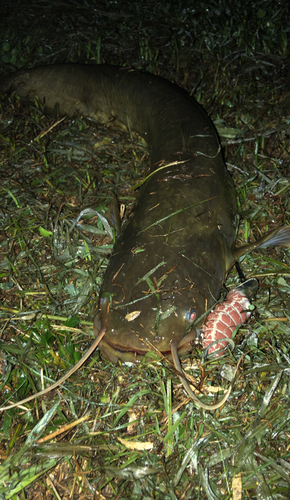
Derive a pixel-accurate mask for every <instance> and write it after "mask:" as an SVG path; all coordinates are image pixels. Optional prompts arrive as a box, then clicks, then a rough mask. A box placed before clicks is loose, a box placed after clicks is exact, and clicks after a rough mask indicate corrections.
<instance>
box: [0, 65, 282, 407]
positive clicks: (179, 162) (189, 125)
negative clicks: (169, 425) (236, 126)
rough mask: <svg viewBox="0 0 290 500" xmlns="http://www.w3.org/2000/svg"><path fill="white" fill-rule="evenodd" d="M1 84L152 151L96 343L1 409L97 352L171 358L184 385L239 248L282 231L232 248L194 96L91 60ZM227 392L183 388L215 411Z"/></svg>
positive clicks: (205, 122) (215, 142) (227, 197)
mask: <svg viewBox="0 0 290 500" xmlns="http://www.w3.org/2000/svg"><path fill="white" fill-rule="evenodd" d="M0 87H1V89H2V91H4V92H11V91H15V92H16V93H17V94H18V95H19V96H21V97H23V98H28V99H30V100H31V99H34V98H35V97H36V96H37V97H38V98H39V99H40V100H41V101H42V102H43V103H44V105H45V108H46V109H47V111H48V112H53V111H55V110H57V111H58V113H59V114H61V115H67V116H73V115H80V114H81V115H84V116H87V117H90V118H93V119H94V120H96V121H97V122H99V123H105V124H108V123H109V124H111V125H114V124H115V125H118V126H120V125H121V126H122V127H123V128H125V129H128V130H129V131H135V132H137V133H138V134H139V135H140V136H142V137H143V138H144V140H145V141H146V143H147V146H148V149H149V152H150V155H151V167H150V171H149V174H148V175H147V177H146V179H145V181H144V182H143V184H142V186H141V188H140V189H139V198H138V201H137V203H136V206H135V208H134V213H133V216H132V217H131V218H130V220H129V222H128V223H127V224H126V225H125V226H123V228H122V230H121V233H120V234H119V236H118V238H117V240H116V243H115V245H114V248H113V252H112V256H111V258H110V262H109V265H108V268H107V270H106V273H105V277H104V282H103V285H102V289H101V292H100V300H99V310H98V312H97V314H96V317H95V321H94V331H95V334H96V339H95V341H94V342H93V344H92V345H91V347H90V348H89V349H88V351H87V352H86V354H85V355H84V356H83V358H82V359H81V360H80V361H79V362H78V363H77V364H76V365H75V366H74V367H73V368H72V369H71V370H69V372H67V374H66V375H64V377H62V378H61V379H60V380H59V381H57V382H56V383H55V384H53V385H52V386H50V387H48V388H47V389H45V390H44V391H41V392H40V393H37V394H35V395H33V396H30V397H28V398H26V399H25V400H23V401H21V402H19V403H15V404H13V405H10V406H9V407H8V406H7V407H5V408H12V407H13V406H17V405H19V404H23V403H26V402H28V401H30V400H32V399H34V398H35V397H37V396H40V395H43V394H45V393H47V392H48V391H50V390H52V389H54V388H55V387H57V386H58V385H60V384H62V383H63V382H64V381H65V380H66V379H67V378H68V377H69V376H70V375H71V374H72V373H74V372H75V371H76V370H77V369H78V368H79V367H80V366H81V365H82V364H83V363H84V362H85V360H86V359H87V358H88V357H89V356H90V355H91V353H92V352H93V351H94V349H95V348H96V347H97V345H99V348H100V350H101V351H102V352H103V353H104V354H105V355H106V356H107V357H108V358H109V360H111V361H113V362H116V361H117V360H121V361H131V362H137V361H138V360H140V359H141V358H142V357H143V356H144V355H145V354H146V353H147V352H148V351H156V352H157V353H160V355H161V356H162V357H166V358H173V361H174V364H175V367H176V370H177V372H178V374H179V375H180V377H181V378H182V379H184V378H185V377H184V374H183V371H182V368H181V364H180V362H179V356H180V355H182V354H184V353H186V352H187V351H189V350H190V349H191V348H192V342H193V341H194V340H195V339H196V336H197V335H198V334H199V332H200V330H201V329H202V325H203V322H204V319H205V316H206V315H205V313H206V311H209V310H210V309H211V308H212V307H213V305H214V304H215V302H216V301H217V299H218V298H219V296H220V293H221V289H222V286H223V283H224V281H225V277H226V275H227V272H228V270H229V269H230V268H231V267H232V265H233V264H234V263H235V262H236V261H237V260H238V259H239V258H240V257H241V256H242V255H243V254H245V253H247V252H249V251H252V250H255V249H257V248H260V247H263V246H267V245H289V243H290V226H283V227H282V228H276V229H275V230H274V231H272V232H270V233H268V234H267V235H266V236H264V237H263V238H262V239H261V240H259V241H257V242H254V243H251V244H249V245H246V246H244V247H241V248H240V249H239V248H238V249H236V248H235V247H234V240H235V234H236V229H237V228H236V221H237V217H236V214H237V203H236V192H235V188H234V184H233V181H232V178H231V176H230V174H229V172H228V171H227V169H226V166H225V163H224V159H223V155H222V151H221V145H220V141H219V138H218V135H217V133H216V130H215V127H214V125H213V123H212V121H211V120H210V118H209V117H208V116H207V114H206V112H205V111H204V109H203V108H202V107H201V106H200V105H199V104H198V103H197V101H196V100H195V99H194V98H192V97H191V96H189V95H188V93H187V92H186V91H185V90H183V89H182V88H180V87H178V86H177V85H175V84H173V83H171V82H169V81H167V80H165V79H163V78H161V77H159V76H155V75H152V74H150V73H147V72H143V71H139V70H135V69H132V68H123V67H117V66H110V65H102V64H101V65H83V64H59V65H51V66H42V67H38V68H34V69H31V70H27V71H25V70H24V71H19V72H16V73H13V74H12V75H11V76H9V77H4V78H2V80H1V81H0ZM200 318H202V319H200ZM232 385H233V384H232ZM232 385H231V386H230V388H229V389H228V390H227V391H226V393H225V395H224V396H223V398H222V399H221V400H220V401H219V402H218V403H216V404H214V405H207V404H205V403H203V402H202V401H200V399H199V398H198V397H197V396H196V395H195V394H194V393H192V391H191V397H192V398H193V399H194V401H195V403H196V404H197V405H199V406H200V407H201V408H204V409H210V410H214V409H217V408H219V407H220V406H222V405H223V404H224V402H225V401H226V399H227V398H228V396H229V394H230V391H231V388H232ZM5 408H2V410H3V409H5Z"/></svg>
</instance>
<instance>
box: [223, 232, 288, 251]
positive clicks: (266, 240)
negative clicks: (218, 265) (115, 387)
mask: <svg viewBox="0 0 290 500" xmlns="http://www.w3.org/2000/svg"><path fill="white" fill-rule="evenodd" d="M270 246H272V247H273V246H283V247H287V246H290V226H282V227H276V229H274V230H273V231H270V232H269V233H267V234H266V236H263V238H260V239H259V240H257V241H254V242H253V243H248V244H247V245H243V246H242V247H240V248H235V249H234V251H233V254H234V257H235V259H239V258H240V257H242V255H245V254H246V253H249V252H252V250H257V249H258V248H263V247H270Z"/></svg>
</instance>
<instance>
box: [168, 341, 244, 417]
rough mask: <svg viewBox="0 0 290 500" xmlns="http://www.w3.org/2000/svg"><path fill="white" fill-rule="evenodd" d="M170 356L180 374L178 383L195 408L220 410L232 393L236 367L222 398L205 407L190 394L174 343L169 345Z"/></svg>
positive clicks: (192, 393)
mask: <svg viewBox="0 0 290 500" xmlns="http://www.w3.org/2000/svg"><path fill="white" fill-rule="evenodd" d="M171 355H172V359H173V363H174V366H175V369H176V370H177V372H178V373H179V374H180V375H179V378H180V381H181V383H182V385H183V387H184V389H185V390H186V392H187V394H188V395H189V396H190V397H191V399H193V401H194V402H195V404H196V405H197V406H199V407H200V408H203V409H204V410H217V409H218V408H220V407H221V406H223V405H224V404H225V402H226V400H227V399H228V397H229V395H230V393H231V392H232V388H233V385H234V381H235V376H236V373H237V369H238V367H237V368H236V372H235V375H234V379H233V382H232V383H231V385H230V387H229V388H228V390H227V391H226V393H225V395H224V397H223V398H222V399H221V400H220V401H219V402H218V403H216V404H214V405H207V404H205V403H203V402H202V401H200V399H199V398H198V397H197V396H196V395H195V394H194V392H192V390H191V388H190V387H189V384H188V382H187V379H186V377H185V375H184V372H183V369H182V366H181V363H180V359H179V356H178V352H177V346H176V344H174V343H172V344H171Z"/></svg>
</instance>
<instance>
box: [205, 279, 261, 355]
mask: <svg viewBox="0 0 290 500" xmlns="http://www.w3.org/2000/svg"><path fill="white" fill-rule="evenodd" d="M250 305H251V303H250V301H249V299H248V297H247V296H246V294H245V293H243V292H242V291H241V290H239V289H238V288H235V289H234V290H232V291H231V292H230V293H229V294H228V295H227V298H226V300H225V301H224V302H223V303H221V304H218V305H217V306H216V307H215V309H214V310H213V311H212V312H211V313H210V314H209V315H208V317H207V320H206V322H205V324H204V326H203V335H204V338H203V347H204V348H205V349H206V348H207V347H208V346H210V344H211V343H212V342H214V341H216V340H222V339H231V338H232V335H233V333H234V331H235V329H236V328H237V327H238V326H240V325H243V324H244V323H245V322H246V321H247V320H248V319H249V317H250V316H251V311H250V310H249V307H250ZM227 344H228V341H227V340H224V341H221V342H216V343H215V344H214V345H212V346H211V347H210V348H209V350H208V353H209V354H212V353H215V352H216V351H219V350H220V349H223V351H221V352H219V353H218V354H216V356H221V355H222V354H223V353H224V349H225V348H226V346H227Z"/></svg>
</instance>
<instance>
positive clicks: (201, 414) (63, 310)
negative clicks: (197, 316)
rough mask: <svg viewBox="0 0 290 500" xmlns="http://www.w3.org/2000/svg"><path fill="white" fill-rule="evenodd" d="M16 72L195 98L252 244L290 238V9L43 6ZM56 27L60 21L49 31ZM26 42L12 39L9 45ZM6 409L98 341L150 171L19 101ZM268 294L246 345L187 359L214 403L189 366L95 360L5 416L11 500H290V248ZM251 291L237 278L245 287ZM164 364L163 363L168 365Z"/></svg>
mask: <svg viewBox="0 0 290 500" xmlns="http://www.w3.org/2000/svg"><path fill="white" fill-rule="evenodd" d="M1 9H2V12H1V14H2V15H1V16H0V19H1V20H0V25H1V28H2V33H4V34H5V35H4V36H3V41H2V48H1V58H2V66H3V72H5V73H9V71H11V70H12V69H13V68H15V67H29V66H33V65H39V64H48V63H54V62H63V61H80V62H85V61H90V62H96V63H99V62H106V63H114V64H129V65H132V66H135V67H138V68H143V69H146V70H149V71H153V72H154V73H157V74H160V75H161V76H164V77H166V78H169V79H170V80H172V81H174V82H176V83H177V84H179V85H181V86H183V87H184V88H186V89H187V90H188V92H190V93H192V94H194V95H195V96H196V97H197V99H198V101H199V102H201V104H202V105H203V106H204V107H205V108H206V110H207V112H208V113H209V114H210V116H211V117H212V119H214V120H215V121H216V125H217V127H218V129H219V131H220V134H221V137H222V141H223V146H224V152H225V157H226V161H227V164H228V168H229V170H230V172H231V173H232V175H233V177H234V181H235V184H236V187H237V192H238V197H239V212H240V224H239V232H238V234H237V241H238V244H244V243H246V242H247V241H251V240H252V239H254V238H258V237H259V236H260V235H262V234H265V232H266V231H267V230H268V229H271V228H273V227H275V225H276V224H287V223H288V224H289V218H290V211H289V183H290V180H289V179H290V178H289V165H288V163H289V84H288V82H287V77H288V69H287V61H288V58H289V48H288V38H289V35H288V32H289V7H288V6H286V5H284V4H283V3H277V4H276V3H274V2H263V3H258V2H257V3H255V4H253V3H252V2H251V3H247V2H246V3H245V2H234V3H231V2H228V3H227V5H224V6H223V5H220V3H218V2H214V1H211V2H207V4H202V3H201V4H199V5H198V6H194V7H193V6H192V2H185V3H184V4H183V5H182V6H180V4H179V3H172V4H170V3H163V2H161V3H156V2H152V3H150V2H148V3H146V4H142V3H140V4H136V3H132V2H122V3H119V2H115V3H114V4H112V3H111V2H110V3H109V2H108V3H107V2H105V1H104V2H102V3H101V2H98V4H97V5H95V4H93V3H87V2H82V3H81V4H79V3H78V2H71V1H70V2H68V3H67V4H64V3H59V2H50V3H49V4H48V3H46V2H43V3H39V2H35V3H33V2H30V3H29V4H26V3H25V2H21V4H20V3H19V4H18V3H15V8H14V7H11V4H9V3H8V2H7V4H6V5H5V4H4V5H3V7H1ZM48 19H49V20H50V22H48ZM8 26H9V28H8ZM0 119H1V130H0V175H1V186H0V192H1V207H0V210H1V212H0V215H1V221H0V223H1V233H0V276H1V283H0V291H1V305H0V332H1V335H0V336H1V345H0V366H1V372H2V380H1V385H0V388H1V402H3V404H4V403H5V402H6V401H8V400H9V399H10V400H11V401H16V400H20V399H22V398H24V397H26V396H27V395H29V394H31V393H33V392H37V391H38V390H41V389H42V388H43V387H44V386H47V385H48V384H49V383H51V382H52V381H55V380H56V379H58V378H60V376H61V375H62V374H63V373H64V372H66V371H67V370H68V369H69V368H70V367H71V366H73V365H74V364H75V363H76V362H77V361H78V359H79V358H80V356H81V355H82V354H83V353H84V352H85V350H86V349H87V347H88V346H89V345H90V344H91V342H92V339H93V330H92V321H93V317H94V313H95V308H96V304H97V301H98V293H99V290H100V286H101V283H102V278H103V274H104V271H105V268H106V264H107V262H108V259H109V256H110V253H111V250H112V245H113V240H114V229H113V228H112V226H111V228H110V227H108V225H106V223H105V221H104V219H102V217H100V216H102V215H103V216H105V215H106V216H107V217H108V219H109V220H110V215H109V214H110V207H111V203H112V192H116V193H117V194H118V198H119V200H120V201H121V202H124V203H125V204H126V206H127V216H128V213H129V212H130V208H131V207H132V205H133V202H134V198H135V194H134V192H133V191H132V190H131V187H132V186H134V185H135V184H136V183H137V182H138V181H139V180H140V178H142V175H143V176H144V175H145V173H146V167H147V166H148V164H149V157H148V154H147V152H146V151H145V149H144V146H143V145H142V144H141V141H140V139H139V138H138V137H129V136H128V135H126V134H123V133H122V132H120V131H119V130H116V129H111V128H108V127H99V126H98V127H97V126H96V124H95V123H93V122H92V121H89V120H86V119H85V118H82V117H78V118H75V119H65V120H64V121H62V122H60V123H58V120H56V119H53V118H51V117H47V116H45V115H44V113H43V110H42V108H41V105H40V104H39V103H37V102H35V103H34V104H32V105H31V106H28V105H27V104H25V105H24V104H21V103H20V102H19V100H18V99H17V98H16V97H15V96H12V97H7V96H3V99H1V110H0ZM241 266H242V269H243V271H244V273H245V274H246V275H247V276H257V277H258V278H259V283H260V287H259V291H258V294H257V296H256V298H255V300H254V302H253V304H254V306H255V311H254V314H253V316H252V318H251V320H250V321H249V323H247V324H246V325H244V326H243V327H242V328H240V330H239V331H238V332H237V334H236V336H235V344H236V347H235V349H234V351H233V352H232V353H231V352H229V353H227V355H226V356H225V357H223V358H219V359H213V360H209V359H207V358H205V356H204V353H202V351H201V350H200V349H199V347H198V346H194V347H193V351H192V353H191V354H190V355H188V356H187V357H186V359H184V360H183V366H184V368H185V370H186V373H187V374H188V375H191V376H193V377H194V379H196V380H198V381H199V383H200V387H201V388H202V389H203V390H204V392H205V394H207V397H206V399H207V401H212V402H215V398H217V399H218V398H219V397H220V396H219V395H218V394H217V392H215V390H216V391H222V390H224V389H226V388H227V387H228V384H229V382H228V380H229V379H230V377H231V373H232V370H233V369H234V368H235V366H236V365H237V363H238V361H239V359H240V358H241V356H242V361H241V363H240V368H239V378H238V380H237V382H236V384H235V386H234V388H233V391H232V394H231V396H230V398H229V400H228V401H227V403H226V404H225V405H224V407H223V408H221V409H219V410H218V411H216V412H206V411H203V410H201V409H199V408H197V407H196V406H195V405H194V404H193V402H192V401H191V400H190V399H189V398H188V397H187V396H186V395H185V394H184V392H183V390H182V387H181V384H180V381H179V379H178V377H177V376H176V374H175V372H174V370H173V369H172V366H171V364H170V363H168V362H165V361H162V360H160V359H158V357H157V356H155V357H154V356H153V355H152V356H151V360H148V358H147V357H145V358H144V360H143V361H142V363H141V364H140V365H139V366H126V365H117V366H115V365H112V364H110V363H108V361H107V360H106V359H105V358H104V357H103V356H101V355H100V353H99V352H95V353H94V355H93V356H92V357H91V358H90V360H89V361H88V362H87V363H86V365H85V367H83V368H81V370H80V371H79V372H78V373H77V374H75V375H74V376H73V377H72V379H71V380H68V381H67V382H66V384H65V388H59V390H57V391H54V392H53V393H50V394H48V395H47V396H46V397H44V398H41V399H40V400H35V401H32V402H30V403H28V404H26V405H25V407H23V408H16V409H15V408H14V409H11V410H8V411H6V412H4V413H3V414H2V415H1V420H0V433H1V434H0V457H1V460H2V464H1V465H0V497H1V498H2V497H3V498H4V499H9V498H14V499H18V498H19V499H23V498H31V499H38V498H43V497H44V496H46V498H59V497H60V498H64V499H65V498H120V499H122V498H124V499H125V498H133V499H134V498H140V496H142V497H144V498H146V499H147V498H148V499H151V498H156V499H161V498H162V499H176V498H177V499H180V500H181V499H182V500H185V499H190V498H194V499H195V498H196V499H198V498H208V499H210V500H211V499H216V498H223V499H229V498H234V499H235V500H236V499H240V498H242V499H244V498H263V499H268V498H269V499H270V498H275V499H283V498H285V499H286V498H288V497H289V491H290V485H289V469H290V446H289V434H290V420H289V406H290V404H289V390H290V386H289V350H290V333H289V332H290V329H289V318H290V306H289V287H290V285H289V277H290V257H289V250H287V249H281V248H274V249H270V250H269V249H268V250H261V251H260V252H256V253H252V254H249V255H247V256H246V257H245V258H243V259H242V262H241ZM235 283H237V276H236V273H235V272H234V271H231V272H230V274H229V277H228V280H227V286H229V287H231V286H233V285H234V284H235ZM152 357H153V359H152Z"/></svg>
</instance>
